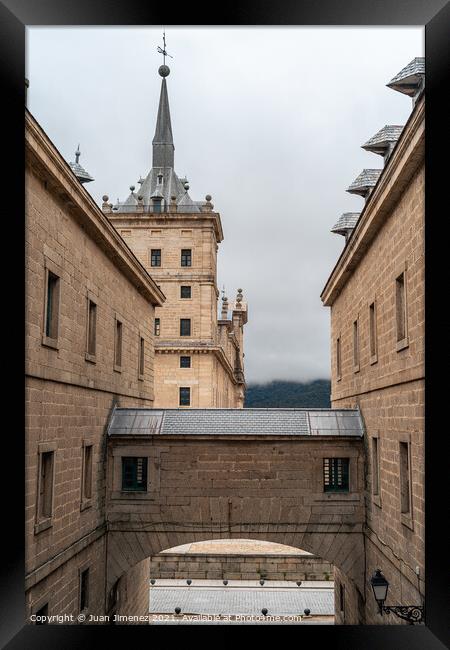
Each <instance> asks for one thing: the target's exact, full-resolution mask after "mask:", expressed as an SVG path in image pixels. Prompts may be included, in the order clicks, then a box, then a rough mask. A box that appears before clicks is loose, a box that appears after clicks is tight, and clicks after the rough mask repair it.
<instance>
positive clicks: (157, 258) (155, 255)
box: [150, 248, 161, 266]
mask: <svg viewBox="0 0 450 650" xmlns="http://www.w3.org/2000/svg"><path fill="white" fill-rule="evenodd" d="M150 263H151V265H152V266H161V249H160V248H152V250H151V257H150Z"/></svg>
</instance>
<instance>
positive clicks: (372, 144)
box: [361, 124, 403, 155]
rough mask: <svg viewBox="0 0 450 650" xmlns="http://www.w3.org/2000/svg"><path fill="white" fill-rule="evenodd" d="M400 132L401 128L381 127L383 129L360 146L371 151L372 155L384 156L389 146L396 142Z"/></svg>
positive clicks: (395, 126)
mask: <svg viewBox="0 0 450 650" xmlns="http://www.w3.org/2000/svg"><path fill="white" fill-rule="evenodd" d="M402 131H403V126H398V125H396V124H386V126H383V128H382V129H380V130H379V131H378V132H377V133H375V135H373V136H372V137H371V138H370V140H367V142H366V143H365V144H363V145H361V146H362V148H363V149H365V150H366V151H372V152H373V153H378V154H381V155H384V154H385V152H386V150H387V149H388V147H389V144H390V143H392V142H397V140H398V139H399V137H400V134H401V132H402Z"/></svg>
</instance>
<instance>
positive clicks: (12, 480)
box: [0, 0, 450, 650]
mask: <svg viewBox="0 0 450 650" xmlns="http://www.w3.org/2000/svg"><path fill="white" fill-rule="evenodd" d="M216 9H217V13H216V15H214V16H212V15H211V5H203V3H195V4H185V5H184V6H181V7H177V8H176V9H175V6H174V8H173V11H172V12H171V11H170V9H169V7H168V5H167V3H158V5H157V6H155V7H153V5H152V4H150V3H144V2H141V1H139V0H128V1H127V2H125V1H124V0H122V1H121V2H119V1H118V0H116V1H114V0H77V1H76V2H73V1H69V0H45V1H44V0H3V1H2V2H0V49H1V55H0V69H1V70H2V85H1V89H2V102H1V105H2V113H3V117H2V126H3V129H2V156H1V159H2V163H3V174H2V179H3V193H4V197H5V201H6V205H4V206H3V207H4V209H3V211H2V212H3V214H2V216H3V229H4V230H3V234H4V237H3V248H4V255H3V258H4V259H5V253H6V252H8V253H9V254H11V252H12V251H14V248H15V255H14V257H13V260H15V264H14V274H13V273H11V261H9V262H8V265H7V267H6V269H5V270H4V276H3V277H4V282H3V301H4V302H3V307H4V314H5V316H7V318H5V316H4V320H6V321H7V322H9V323H11V320H12V319H11V317H12V313H11V309H12V305H13V304H14V302H16V304H17V298H18V296H20V289H19V285H20V280H21V279H22V278H23V276H22V275H21V273H23V240H24V226H23V214H24V209H23V206H24V192H25V188H24V173H23V172H24V146H23V142H24V139H23V136H24V104H25V87H24V77H25V73H24V71H25V26H27V25H30V26H31V25H159V24H162V23H165V24H166V25H167V26H169V25H170V24H176V25H182V24H186V25H213V24H214V25H277V26H280V25H355V26H365V25H380V26H382V25H399V26H400V25H425V43H426V74H427V77H426V110H427V117H426V167H425V173H426V223H425V232H426V280H425V286H426V376H427V380H426V389H425V395H426V455H425V470H426V539H425V543H426V625H425V626H403V625H384V626H295V627H294V628H291V627H288V626H286V627H282V628H280V627H275V626H271V628H270V629H271V632H273V631H274V630H275V633H276V634H277V636H279V635H280V634H283V633H284V631H285V630H289V629H290V630H291V631H294V632H295V633H297V634H298V639H296V641H297V642H300V643H305V642H306V641H307V639H310V638H312V639H313V640H314V642H315V643H316V644H319V643H320V644H325V643H326V644H330V643H332V644H333V647H334V648H335V649H339V648H345V649H346V650H353V649H359V648H364V649H368V650H369V649H372V648H383V649H384V650H388V649H389V648H393V649H395V650H398V649H400V648H408V650H415V649H417V650H419V649H420V650H425V649H427V650H433V649H436V650H437V649H438V648H444V647H445V645H444V644H445V643H448V611H449V608H448V593H449V590H448V584H449V576H448V560H447V554H446V551H447V547H448V541H447V534H446V530H445V529H446V526H445V524H446V523H447V521H446V520H448V515H447V517H446V514H447V513H448V510H447V509H446V508H445V502H446V497H447V493H448V484H447V483H446V481H445V479H446V478H447V475H448V469H447V462H446V461H447V455H446V454H445V453H443V450H442V444H443V442H444V440H445V438H446V437H447V435H448V433H447V429H446V428H444V427H443V421H441V416H442V414H443V412H444V411H445V404H446V400H447V399H448V388H447V384H448V382H447V381H446V378H445V376H444V377H441V376H440V372H439V371H440V370H441V369H442V367H443V365H446V364H445V358H444V357H445V356H446V355H445V353H446V352H447V347H448V346H446V339H447V337H448V331H449V323H448V321H447V322H445V320H444V319H443V315H442V313H441V309H442V307H441V306H442V304H444V306H445V301H444V303H442V300H443V296H445V295H446V294H445V285H444V282H445V277H446V276H445V270H446V265H445V262H446V261H447V257H448V252H447V250H446V249H447V248H448V245H447V242H448V239H447V238H446V237H445V236H444V235H443V226H445V225H446V222H448V216H447V214H448V208H446V203H445V198H446V197H445V192H446V189H447V185H448V171H447V169H448V151H449V148H448V131H449V129H448V115H449V114H450V110H449V108H450V107H449V103H448V99H446V98H445V94H446V91H447V93H448V84H449V80H448V71H449V69H450V38H449V36H450V4H449V3H446V2H445V0H391V1H387V0H377V1H375V0H347V1H342V2H336V0H321V1H320V2H318V1H314V0H307V1H303V2H293V1H279V2H276V3H274V2H267V1H264V0H263V1H260V2H257V1H256V0H254V1H253V2H249V1H248V0H246V1H245V0H244V1H241V2H239V3H236V2H235V3H233V4H229V3H221V5H220V6H218V7H216ZM6 237H7V239H6ZM13 241H14V248H13V245H12V242H13ZM5 244H7V245H6V246H5ZM444 246H445V247H446V248H445V249H444ZM21 286H23V285H21ZM23 307H24V304H23V302H21V301H20V298H19V300H18V304H17V308H16V310H15V314H16V319H17V320H16V322H14V325H13V327H12V328H11V330H10V331H9V332H8V339H7V342H8V345H7V346H6V347H7V348H8V349H10V350H12V352H13V354H12V358H11V363H10V364H9V366H8V367H7V369H6V372H8V381H7V382H5V384H7V386H8V389H9V394H8V400H7V403H6V404H5V409H4V410H5V412H6V414H7V416H8V418H7V419H6V423H5V422H4V429H3V439H4V441H6V445H7V449H6V450H3V461H4V462H3V463H2V467H3V472H2V476H3V485H4V498H3V505H4V506H6V511H5V509H4V510H3V512H4V519H3V522H4V525H3V535H2V542H3V544H4V548H5V549H6V550H5V551H3V557H2V559H3V562H2V581H1V586H0V630H1V632H0V643H1V644H2V647H5V645H6V644H7V645H6V647H8V648H9V649H11V650H15V649H16V648H17V649H19V648H20V649H22V648H27V650H31V649H32V648H46V649H48V648H64V650H69V649H71V648H80V647H90V645H93V644H94V643H96V644H98V643H99V642H101V643H104V642H107V641H106V640H105V636H104V635H105V634H108V636H109V634H110V633H111V632H112V633H113V634H114V637H115V639H114V640H115V642H117V641H118V640H119V639H120V640H122V639H123V642H127V643H129V639H130V635H131V634H133V635H134V633H136V632H137V631H139V632H141V633H142V632H145V633H146V634H147V639H148V642H150V641H151V640H152V641H153V640H154V638H155V630H156V628H154V627H152V628H150V629H147V628H146V629H143V628H141V627H134V628H133V627H132V626H124V627H114V628H108V627H106V626H77V625H74V626H64V625H61V626H57V625H55V626H34V625H28V624H26V623H25V601H24V599H25V595H24V575H25V568H24V541H25V538H24V517H23V503H24V485H23V483H24V482H23V480H22V479H23V475H22V474H21V473H20V472H18V471H17V468H18V467H19V466H20V463H21V460H22V459H23V458H24V455H25V445H24V438H23V433H22V432H23V429H24V426H23V425H24V417H23V416H22V417H18V414H20V413H23V390H21V388H22V387H23V364H21V363H20V360H21V359H22V360H23V356H22V357H21V355H20V351H22V350H23V340H24V328H23V326H22V328H21V326H20V325H21V321H22V318H21V315H22V314H23V313H24V312H23V311H21V309H23ZM447 318H448V317H447ZM446 326H447V327H446ZM22 354H23V353H22ZM447 358H448V353H447ZM3 368H5V366H3ZM4 372H5V370H4ZM13 398H15V399H16V400H17V405H16V406H13V405H12V404H13ZM7 458H8V459H13V460H14V459H15V460H14V462H6V459H7ZM19 459H20V460H19ZM15 461H17V462H15ZM444 463H445V464H444ZM8 471H9V472H11V476H7V474H8ZM444 481H445V482H444ZM204 628H206V629H204ZM263 628H264V626H258V627H257V628H252V629H251V633H252V634H254V633H260V632H261V630H262V629H263ZM124 629H125V631H124ZM167 629H168V628H167V627H166V626H163V627H162V628H159V633H161V632H163V633H164V635H165V637H166V640H167V636H166V634H167V633H166V630H167ZM171 629H174V628H171ZM215 629H216V628H213V627H211V626H182V627H180V628H179V631H180V630H181V631H182V633H183V635H185V634H186V633H188V634H193V633H194V632H195V634H197V635H200V636H201V635H202V634H203V635H205V636H206V634H205V632H206V633H208V635H211V636H209V638H210V639H211V641H213V642H214V640H215V637H214V635H213V634H212V633H213V632H214V630H215ZM235 629H240V630H242V627H241V626H226V628H221V635H222V636H223V634H224V632H225V631H226V632H229V631H230V630H235ZM267 630H268V628H267V626H266V627H265V628H264V630H263V634H264V635H266V634H267ZM247 631H248V630H247ZM122 635H126V637H125V636H122Z"/></svg>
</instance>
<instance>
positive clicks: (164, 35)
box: [156, 30, 173, 65]
mask: <svg viewBox="0 0 450 650" xmlns="http://www.w3.org/2000/svg"><path fill="white" fill-rule="evenodd" d="M163 44H164V47H159V45H158V47H157V48H156V49H157V50H158V52H159V53H160V54H162V55H163V65H166V56H170V58H171V59H173V56H172V55H171V54H168V52H167V50H166V32H165V30H164V31H163Z"/></svg>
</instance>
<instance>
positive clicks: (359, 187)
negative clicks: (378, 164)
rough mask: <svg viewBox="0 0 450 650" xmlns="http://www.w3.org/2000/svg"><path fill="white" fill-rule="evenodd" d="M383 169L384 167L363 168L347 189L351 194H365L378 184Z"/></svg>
mask: <svg viewBox="0 0 450 650" xmlns="http://www.w3.org/2000/svg"><path fill="white" fill-rule="evenodd" d="M382 171H383V170H382V169H363V170H362V172H361V173H360V174H359V176H357V177H356V178H355V180H354V181H353V183H352V184H351V185H350V187H348V188H347V190H346V191H347V192H349V193H350V194H360V195H361V196H365V195H366V194H367V192H368V191H369V190H370V189H371V188H372V187H374V186H375V185H376V183H377V180H378V177H379V176H380V174H381V172H382Z"/></svg>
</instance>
